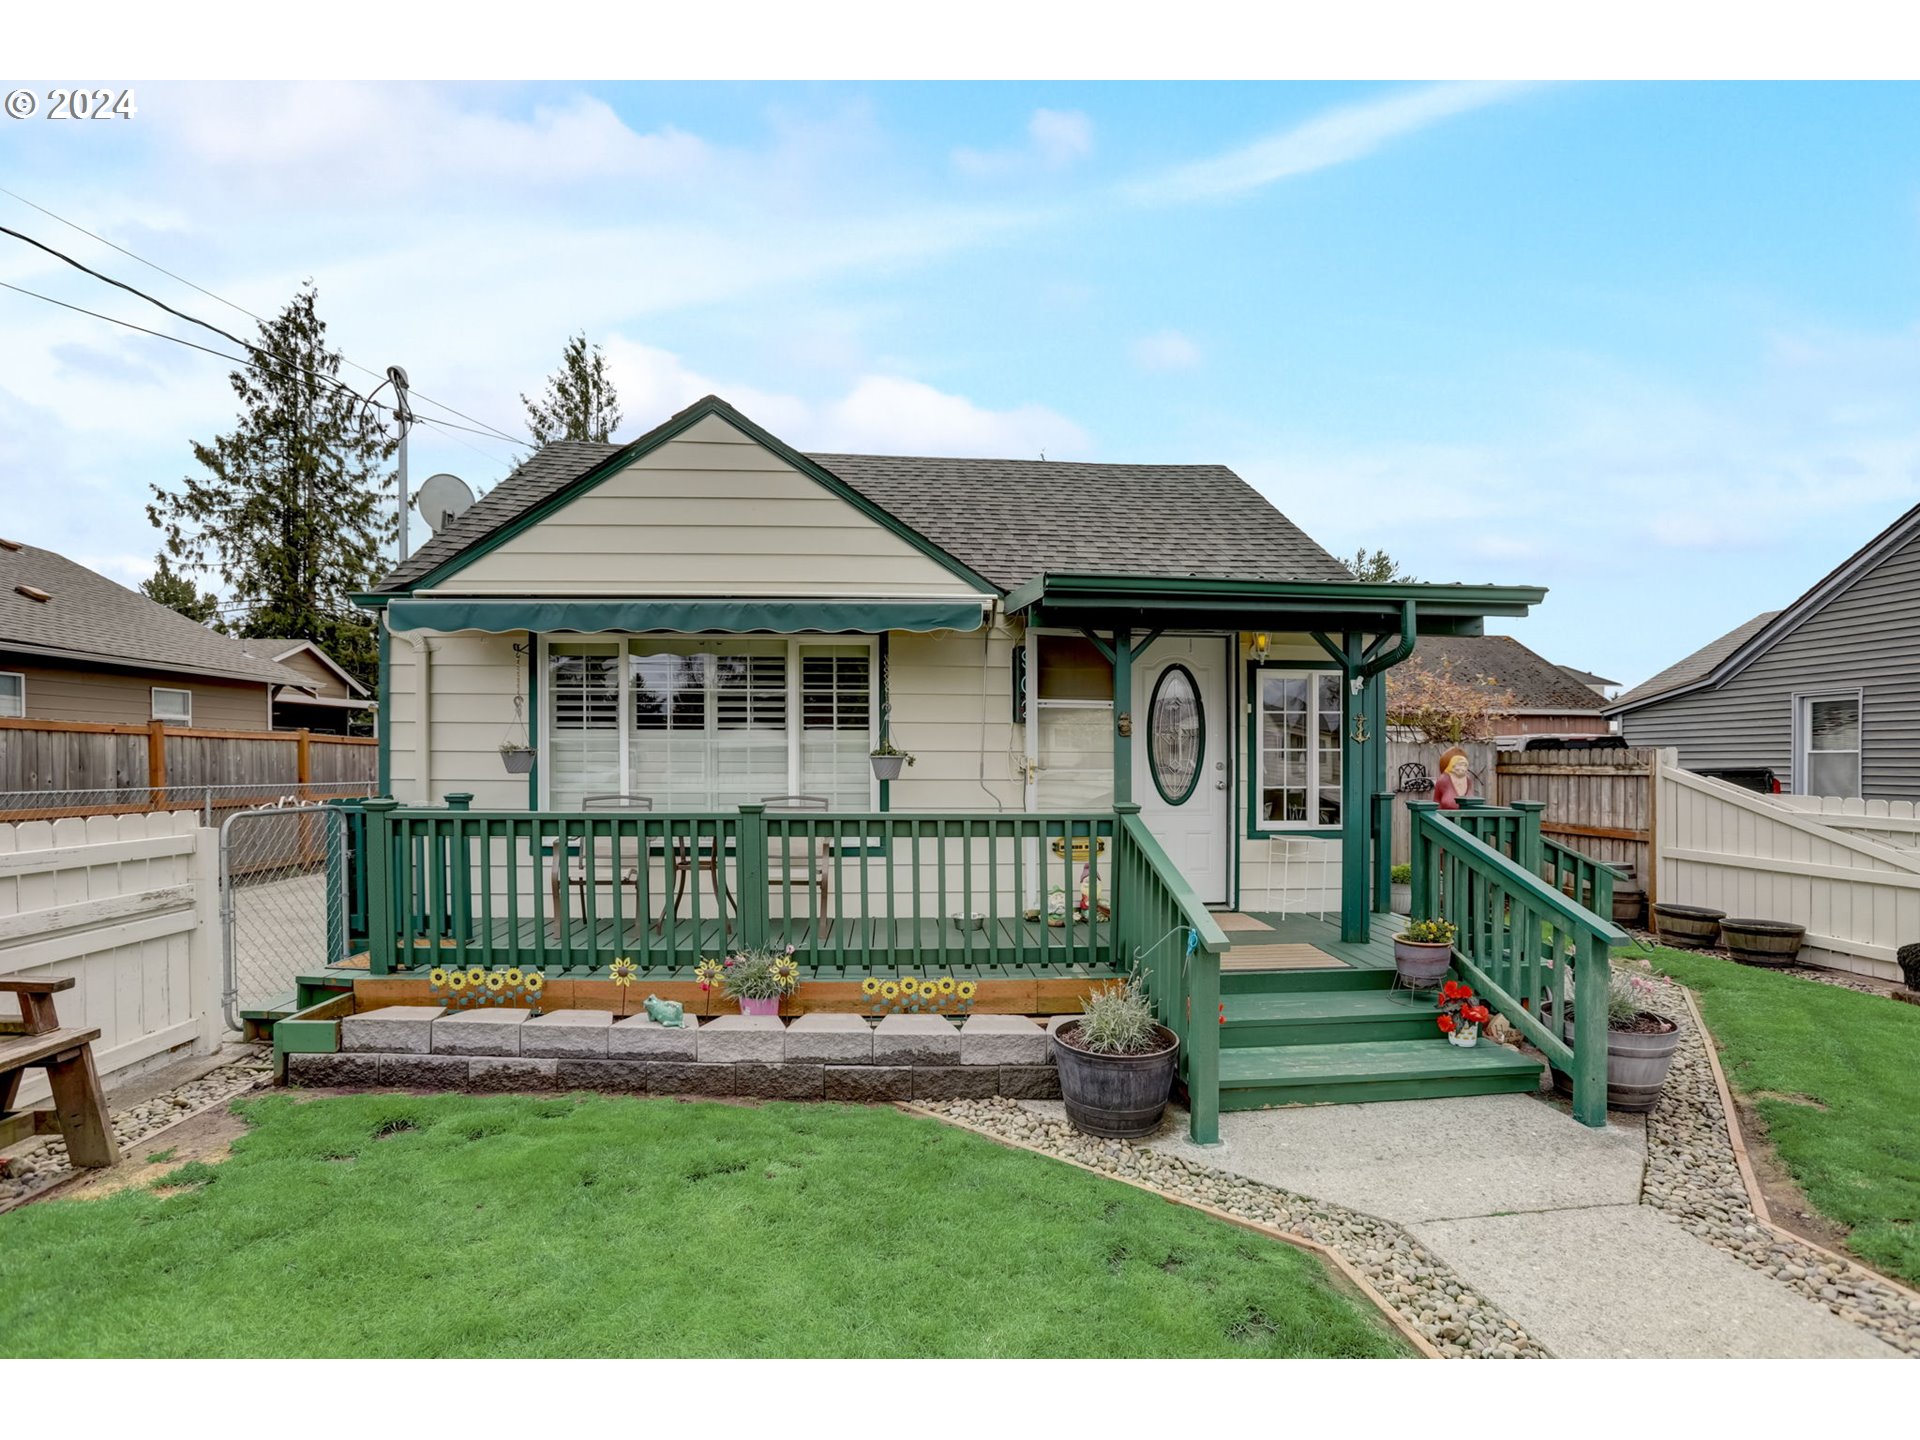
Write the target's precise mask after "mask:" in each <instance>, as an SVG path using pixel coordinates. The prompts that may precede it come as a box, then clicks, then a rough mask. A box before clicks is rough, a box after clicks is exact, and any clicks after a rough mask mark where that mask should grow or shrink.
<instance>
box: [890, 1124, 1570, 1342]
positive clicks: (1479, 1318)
mask: <svg viewBox="0 0 1920 1440" xmlns="http://www.w3.org/2000/svg"><path fill="white" fill-rule="evenodd" d="M915 1108H916V1109H919V1110H922V1111H925V1112H926V1113H929V1114H932V1115H937V1116H940V1117H941V1118H944V1119H950V1120H953V1121H955V1122H957V1123H959V1124H961V1125H965V1126H967V1127H969V1128H972V1129H976V1130H982V1131H985V1132H986V1133H987V1134H989V1135H992V1136H995V1137H997V1138H999V1139H1002V1140H1006V1141H1008V1142H1010V1143H1011V1144H1014V1145H1017V1146H1019V1147H1021V1148H1023V1149H1028V1150H1036V1151H1039V1152H1041V1153H1043V1154H1049V1155H1054V1156H1057V1157H1058V1158H1060V1159H1063V1160H1072V1161H1075V1162H1077V1163H1078V1164H1081V1165H1084V1166H1086V1167H1088V1168H1089V1169H1092V1170H1097V1171H1099V1172H1101V1173H1102V1174H1106V1175H1111V1176H1113V1177H1114V1178H1116V1179H1120V1180H1128V1181H1132V1182H1133V1183H1134V1184H1136V1185H1143V1186H1145V1187H1146V1188H1148V1189H1150V1190H1157V1191H1159V1192H1160V1193H1161V1194H1163V1195H1167V1196H1169V1197H1172V1198H1175V1199H1180V1200H1191V1201H1196V1202H1198V1203H1199V1204H1201V1205H1205V1206H1209V1207H1211V1208H1214V1209H1217V1210H1223V1211H1225V1212H1226V1213H1227V1214H1228V1215H1230V1216H1233V1217H1234V1218H1236V1219H1241V1220H1250V1221H1252V1222H1254V1223H1255V1224H1258V1225H1264V1226H1270V1227H1272V1228H1274V1229H1277V1230H1284V1231H1287V1232H1288V1233H1290V1234H1294V1235H1299V1236H1303V1237H1305V1238H1306V1239H1308V1240H1311V1241H1313V1242H1315V1243H1316V1244H1318V1245H1322V1246H1324V1247H1326V1248H1327V1249H1328V1250H1331V1251H1333V1252H1334V1253H1335V1254H1336V1255H1338V1256H1339V1257H1340V1258H1341V1259H1342V1260H1344V1261H1345V1262H1346V1263H1347V1264H1348V1265H1349V1266H1351V1267H1352V1268H1353V1269H1354V1270H1355V1271H1357V1272H1358V1273H1359V1274H1360V1275H1362V1276H1364V1277H1365V1279H1366V1280H1367V1283H1368V1284H1369V1285H1371V1286H1372V1287H1373V1288H1374V1289H1375V1291H1377V1292H1378V1294H1379V1296H1380V1297H1381V1298H1382V1299H1383V1300H1384V1301H1385V1302H1386V1303H1387V1304H1388V1305H1390V1306H1392V1307H1393V1310H1394V1312H1395V1313H1396V1314H1397V1315H1398V1316H1399V1318H1400V1320H1401V1321H1402V1322H1403V1323H1404V1324H1405V1325H1407V1326H1409V1327H1411V1328H1412V1329H1413V1330H1414V1331H1416V1332H1418V1333H1419V1334H1420V1335H1422V1336H1424V1337H1425V1338H1426V1339H1427V1340H1428V1342H1429V1343H1430V1344H1432V1346H1433V1347H1434V1349H1435V1350H1436V1351H1438V1352H1439V1354H1440V1355H1441V1357H1442V1358H1445V1359H1467V1358H1477V1359H1493V1358H1499V1359H1530V1360H1538V1359H1545V1358H1547V1355H1548V1352H1547V1351H1546V1349H1545V1348H1543V1347H1542V1346H1541V1345H1540V1344H1539V1343H1538V1342H1537V1341H1535V1340H1534V1339H1533V1338H1532V1337H1531V1336H1529V1335H1528V1334H1527V1333H1526V1332H1525V1331H1524V1330H1522V1329H1521V1328H1520V1325H1519V1323H1518V1322H1517V1321H1515V1320H1514V1319H1512V1318H1511V1317H1510V1316H1508V1315H1506V1314H1505V1313H1503V1312H1502V1311H1501V1310H1500V1309H1499V1307H1498V1306H1496V1305H1494V1304H1493V1302H1492V1301H1490V1300H1488V1299H1487V1298H1486V1297H1485V1296H1484V1295H1482V1294H1480V1293H1479V1292H1478V1291H1476V1290H1475V1289H1474V1288H1473V1287H1472V1286H1471V1285H1469V1284H1467V1283H1466V1282H1465V1281H1464V1280H1462V1279H1461V1278H1460V1276H1459V1275H1458V1274H1457V1273H1456V1272H1455V1271H1454V1270H1453V1269H1452V1267H1451V1266H1449V1265H1448V1264H1447V1263H1446V1262H1445V1261H1444V1260H1442V1259H1440V1257H1439V1256H1437V1255H1435V1254H1434V1253H1433V1252H1432V1251H1430V1250H1428V1249H1427V1248H1426V1247H1425V1246H1424V1245H1422V1244H1421V1243H1420V1242H1419V1241H1418V1240H1415V1239H1414V1238H1413V1237H1412V1236H1410V1235H1408V1234H1407V1233H1406V1232H1405V1231H1404V1230H1402V1229H1400V1227H1399V1226H1397V1225H1392V1224H1389V1223H1388V1222H1386V1221H1384V1220H1378V1219H1375V1218H1374V1217H1373V1216H1371V1215H1364V1214H1362V1213H1360V1212H1359V1211H1357V1210H1348V1209H1346V1208H1344V1207H1343V1206H1339V1205H1330V1204H1328V1203H1326V1202H1325V1201H1323V1200H1310V1199H1308V1198H1307V1197H1306V1196H1304V1195H1295V1194H1294V1193H1292V1192H1291V1191H1288V1190H1282V1189H1280V1188H1279V1187H1278V1186H1276V1185H1266V1184H1262V1183H1261V1182H1260V1181H1257V1180H1249V1179H1247V1178H1246V1177H1245V1176H1244V1175H1235V1174H1234V1173H1232V1172H1231V1171H1228V1170H1216V1169H1214V1168H1213V1167H1212V1166H1208V1165H1201V1164H1198V1163H1196V1162H1194V1161H1191V1160H1184V1159H1181V1158H1180V1157H1178V1156H1174V1155H1162V1154H1160V1153H1159V1152H1158V1151H1155V1150H1148V1149H1144V1148H1142V1147H1140V1146H1138V1145H1132V1144H1129V1143H1127V1142H1126V1141H1124V1140H1096V1139H1094V1138H1092V1137H1090V1136H1086V1135H1082V1134H1080V1133H1079V1132H1078V1131H1077V1130H1074V1129H1073V1128H1071V1127H1070V1126H1069V1125H1067V1123H1066V1122H1065V1121H1064V1120H1055V1119H1052V1118H1051V1117H1049V1116H1046V1115H1042V1114H1040V1113H1038V1112H1036V1111H1033V1110H1029V1109H1027V1108H1026V1107H1025V1106H1024V1105H1022V1104H1020V1102H1018V1101H1017V1100H1009V1099H1004V1098H1001V1099H989V1100H951V1101H947V1102H945V1103H941V1104H924V1103H923V1104H920V1105H918V1106H916V1107H915Z"/></svg>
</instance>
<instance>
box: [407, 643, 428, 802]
mask: <svg viewBox="0 0 1920 1440" xmlns="http://www.w3.org/2000/svg"><path fill="white" fill-rule="evenodd" d="M406 640H407V643H408V644H409V645H411V646H412V647H413V654H414V662H413V670H414V675H415V676H416V679H415V681H414V687H413V772H414V784H415V785H416V786H417V787H418V789H417V790H416V791H415V799H414V803H415V804H416V805H426V804H429V803H431V797H432V795H433V641H432V640H431V639H429V638H428V637H427V636H426V635H424V634H422V633H419V632H417V631H414V632H409V633H408V634H407V637H406Z"/></svg>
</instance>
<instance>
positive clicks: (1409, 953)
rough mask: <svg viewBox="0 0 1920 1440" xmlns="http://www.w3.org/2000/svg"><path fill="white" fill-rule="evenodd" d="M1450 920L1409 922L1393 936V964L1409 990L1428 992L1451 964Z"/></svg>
mask: <svg viewBox="0 0 1920 1440" xmlns="http://www.w3.org/2000/svg"><path fill="white" fill-rule="evenodd" d="M1454 934H1455V931H1454V928H1453V922H1452V921H1451V920H1409V921H1408V922H1407V928H1406V929H1404V930H1402V931H1401V932H1400V933H1399V934H1398V935H1396V936H1394V937H1393V964H1394V968H1395V969H1396V970H1397V971H1399V974H1400V983H1401V984H1402V985H1405V986H1406V987H1407V988H1408V989H1410V990H1431V989H1433V988H1434V987H1435V986H1437V985H1438V984H1439V983H1440V981H1441V979H1442V978H1443V977H1444V976H1445V975H1446V973H1447V969H1448V967H1449V966H1451V965H1452V964H1453V937H1454Z"/></svg>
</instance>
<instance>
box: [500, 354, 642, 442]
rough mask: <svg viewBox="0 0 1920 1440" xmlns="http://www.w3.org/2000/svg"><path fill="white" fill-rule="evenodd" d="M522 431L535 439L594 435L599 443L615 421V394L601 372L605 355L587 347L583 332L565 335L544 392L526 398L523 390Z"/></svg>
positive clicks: (617, 400)
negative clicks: (524, 424)
mask: <svg viewBox="0 0 1920 1440" xmlns="http://www.w3.org/2000/svg"><path fill="white" fill-rule="evenodd" d="M520 403H521V404H522V405H524V406H526V408H527V431H528V433H529V434H531V435H532V436H533V439H534V443H535V444H536V445H546V444H549V443H551V442H552V441H555V440H598V441H600V442H602V443H605V442H606V441H608V440H611V439H612V438H613V432H614V431H615V430H617V429H618V428H619V427H620V397H619V395H617V394H616V393H615V392H614V388H613V378H612V377H611V376H610V375H608V374H607V357H606V356H604V355H602V354H601V353H600V347H599V346H598V345H595V346H594V347H593V348H592V349H591V350H589V349H588V348H587V337H586V335H585V333H584V332H583V333H582V334H579V335H575V336H574V337H573V338H572V339H570V340H568V341H567V345H566V349H564V350H563V351H561V353H560V368H559V369H558V370H556V371H555V372H554V373H553V374H551V375H549V376H548V377H547V393H546V395H545V396H544V397H543V399H541V400H531V399H529V398H527V396H526V395H525V394H524V393H523V394H522V395H521V396H520Z"/></svg>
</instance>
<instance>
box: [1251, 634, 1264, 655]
mask: <svg viewBox="0 0 1920 1440" xmlns="http://www.w3.org/2000/svg"><path fill="white" fill-rule="evenodd" d="M1253 653H1254V654H1256V655H1258V656H1259V657H1260V658H1261V659H1263V660H1264V659H1265V658H1266V655H1267V632H1266V631H1264V630H1262V631H1261V632H1260V633H1259V634H1257V635H1255V636H1254V637H1253Z"/></svg>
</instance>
